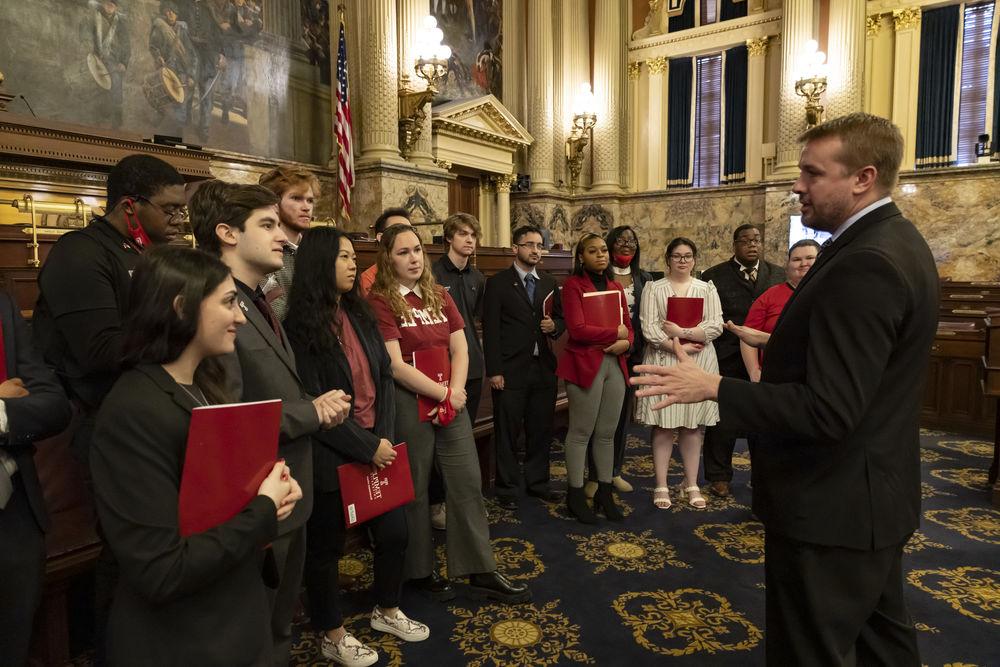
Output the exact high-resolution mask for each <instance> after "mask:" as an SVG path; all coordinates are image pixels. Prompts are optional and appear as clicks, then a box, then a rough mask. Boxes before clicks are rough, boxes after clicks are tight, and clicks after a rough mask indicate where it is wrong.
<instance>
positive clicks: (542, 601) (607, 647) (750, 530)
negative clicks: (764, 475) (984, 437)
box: [293, 431, 1000, 667]
mask: <svg viewBox="0 0 1000 667" xmlns="http://www.w3.org/2000/svg"><path fill="white" fill-rule="evenodd" d="M645 441H646V439H645V437H644V434H643V433H641V432H636V434H635V435H633V436H632V437H630V439H629V443H628V452H627V461H626V466H625V476H626V478H627V479H629V480H631V481H632V483H633V484H634V485H635V487H636V490H635V491H634V492H633V493H630V494H624V495H623V496H622V500H623V504H624V505H625V508H626V509H625V511H626V513H627V515H628V516H627V517H626V520H625V522H624V524H611V523H609V522H607V521H603V520H602V522H601V523H599V524H598V525H597V526H592V527H591V526H583V525H582V524H579V523H577V522H576V521H573V520H570V519H568V518H567V517H566V516H565V515H564V513H563V511H562V508H561V507H558V508H557V507H553V506H547V505H544V504H543V503H541V502H539V501H538V500H535V499H528V500H526V501H524V502H523V503H522V506H521V508H520V509H519V510H518V511H516V512H512V511H506V510H502V509H500V508H499V507H497V506H496V505H494V504H492V502H491V503H489V511H490V520H491V524H492V538H493V544H494V548H495V551H496V553H497V557H498V560H499V561H500V562H501V564H502V565H501V566H502V568H503V570H504V571H505V572H506V573H508V574H509V575H511V577H512V578H514V579H517V580H521V581H526V582H528V583H529V584H530V585H531V587H532V590H533V593H534V599H533V601H532V602H531V603H530V604H526V605H519V606H512V607H506V606H502V605H495V604H483V603H480V602H476V601H473V600H471V599H469V598H467V597H465V596H464V595H463V591H462V590H461V588H460V589H459V597H458V598H457V599H455V600H453V601H451V602H449V603H443V604H442V603H436V602H431V601H429V600H426V599H424V598H423V597H421V596H419V595H417V594H415V593H413V592H411V591H406V592H404V598H403V605H402V608H403V609H404V611H406V612H407V613H408V614H409V615H410V616H412V617H413V618H416V619H419V620H421V621H424V622H425V623H427V624H428V625H429V626H430V627H431V637H430V639H428V640H427V641H425V642H422V643H419V644H405V643H404V642H401V641H399V640H397V639H396V638H395V637H393V636H391V635H385V634H382V633H376V632H373V631H372V630H371V629H370V628H368V623H367V614H368V613H370V611H371V608H372V605H373V600H372V598H371V596H370V595H369V594H368V592H367V588H368V586H369V585H370V583H371V555H370V553H369V552H367V551H362V552H360V553H358V554H354V555H352V556H350V557H348V558H346V559H345V560H344V561H343V562H342V563H341V570H342V572H343V573H344V574H345V575H350V576H351V577H352V580H353V584H352V585H351V587H350V591H349V592H348V593H347V596H346V597H347V598H348V599H347V603H346V604H347V607H348V610H349V613H350V620H349V623H348V626H349V629H350V630H351V631H352V632H354V633H355V634H356V636H357V637H358V638H360V639H361V640H362V641H364V642H366V643H369V645H372V646H374V647H376V648H377V649H378V650H379V652H380V654H381V661H380V662H379V665H403V664H407V665H432V666H450V665H474V666H477V667H479V666H482V667H485V666H488V665H489V666H492V665H532V666H542V665H570V664H594V665H612V666H618V665H636V666H639V665H652V664H660V662H661V661H662V660H663V659H664V658H668V657H669V658H674V659H677V660H678V661H679V662H678V664H689V665H743V666H745V665H748V664H753V665H759V664H763V662H764V658H763V642H762V638H763V634H762V633H763V630H764V588H763V587H764V584H763V579H764V568H763V532H762V527H761V525H760V523H758V522H757V521H755V520H754V518H753V517H752V516H751V514H750V494H751V490H750V489H749V488H748V487H747V480H748V479H749V460H748V458H747V456H746V453H745V451H744V452H740V453H739V455H738V457H737V460H736V463H737V466H738V468H739V469H738V471H737V476H736V479H735V480H734V485H733V486H734V491H735V497H734V498H733V499H730V500H727V501H725V502H722V501H718V500H716V499H713V498H709V504H708V507H707V508H706V509H704V510H695V509H692V508H689V507H688V506H687V505H686V503H684V502H683V501H681V502H678V501H677V500H676V498H675V501H674V506H673V507H672V508H671V509H670V510H667V511H662V510H657V509H655V508H654V507H653V506H652V504H651V502H650V492H651V488H652V486H653V479H652V474H653V469H652V460H651V457H650V453H649V449H648V447H647V446H646V445H645ZM991 452H992V446H991V445H990V444H988V443H986V442H983V441H980V440H975V439H969V438H966V437H962V436H955V435H949V434H946V433H942V432H930V431H927V432H924V435H923V437H922V451H921V457H922V460H923V473H924V474H923V499H924V500H923V517H924V518H923V522H922V525H921V528H920V530H919V531H918V532H917V533H916V534H915V535H914V536H913V539H912V540H911V542H910V544H909V545H908V546H907V550H906V551H907V553H906V555H905V557H904V563H903V565H904V570H905V572H906V578H907V599H908V602H909V606H910V610H911V613H912V614H913V618H914V621H915V622H916V624H917V628H918V629H919V637H920V649H921V655H922V658H923V663H924V664H925V665H930V666H941V665H951V666H954V667H958V666H959V665H963V666H969V665H1000V550H998V548H997V547H998V545H1000V511H998V510H996V509H993V508H992V507H991V506H990V505H989V502H988V495H987V492H986V472H985V471H986V469H987V468H988V466H989V458H990V456H991ZM561 457H562V453H561V452H558V453H556V454H555V455H554V457H553V459H554V460H553V465H552V472H553V477H554V478H556V479H558V480H560V483H562V481H563V480H564V479H565V468H564V467H563V463H562V458H561ZM675 459H676V456H675ZM674 464H675V466H676V467H675V468H672V469H671V479H670V483H671V486H672V487H676V485H677V484H678V483H679V482H680V469H679V462H678V461H676V460H675V461H674ZM674 495H676V494H674ZM440 560H441V561H442V562H443V554H442V556H441V558H440ZM294 652H295V655H294V660H293V664H296V665H325V664H328V663H327V662H326V661H325V660H324V659H323V658H322V656H321V655H320V653H319V649H318V644H317V642H316V638H315V635H313V634H312V633H311V632H310V631H308V629H306V626H303V631H302V633H301V634H300V635H299V638H298V641H297V642H296V644H295V651H294Z"/></svg>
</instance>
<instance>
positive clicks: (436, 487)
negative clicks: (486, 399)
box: [427, 377, 483, 505]
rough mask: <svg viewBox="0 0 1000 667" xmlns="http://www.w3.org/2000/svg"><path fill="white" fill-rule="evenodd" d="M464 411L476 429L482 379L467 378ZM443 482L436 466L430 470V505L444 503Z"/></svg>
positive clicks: (481, 392)
mask: <svg viewBox="0 0 1000 667" xmlns="http://www.w3.org/2000/svg"><path fill="white" fill-rule="evenodd" d="M465 395H466V397H467V398H466V401H465V409H466V410H467V411H468V413H469V420H470V421H471V422H472V427H473V428H475V427H476V415H478V414H479V402H480V401H481V400H482V398H483V378H481V377H478V378H469V379H468V380H467V381H466V383H465ZM444 493H445V488H444V480H443V479H442V478H441V471H440V470H438V466H434V469H433V470H431V483H430V486H428V487H427V497H428V499H429V501H430V504H431V505H438V504H440V503H443V502H444Z"/></svg>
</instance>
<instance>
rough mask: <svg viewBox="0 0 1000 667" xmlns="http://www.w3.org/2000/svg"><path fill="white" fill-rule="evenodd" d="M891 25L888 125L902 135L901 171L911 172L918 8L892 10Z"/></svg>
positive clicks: (914, 150)
mask: <svg viewBox="0 0 1000 667" xmlns="http://www.w3.org/2000/svg"><path fill="white" fill-rule="evenodd" d="M892 22H893V27H894V28H895V30H896V46H895V59H894V62H893V76H892V122H893V123H895V124H896V126H897V127H899V129H900V131H901V132H902V133H903V165H902V169H913V168H914V165H915V164H916V161H917V160H916V155H917V87H918V83H919V76H920V70H919V67H918V65H919V63H920V8H919V7H908V8H906V9H896V10H894V11H893V12H892Z"/></svg>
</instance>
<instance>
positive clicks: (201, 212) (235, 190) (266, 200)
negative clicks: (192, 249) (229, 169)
mask: <svg viewBox="0 0 1000 667" xmlns="http://www.w3.org/2000/svg"><path fill="white" fill-rule="evenodd" d="M278 201H279V200H278V196H277V195H276V194H274V193H273V192H271V191H270V190H268V189H267V188H265V187H264V186H262V185H242V184H239V183H226V182H224V181H220V180H218V179H212V180H210V181H206V182H204V183H202V184H201V185H199V186H198V190H197V191H196V192H195V193H194V196H193V197H191V202H190V203H189V205H188V211H189V212H190V215H191V229H192V230H194V238H195V240H196V241H197V242H198V247H199V248H201V249H202V250H205V251H207V252H210V253H213V254H215V255H220V254H222V243H221V241H220V240H219V236H218V235H217V234H216V233H215V228H216V227H217V226H218V225H220V224H225V225H229V226H230V227H234V228H236V229H239V230H240V231H243V230H244V229H246V222H247V219H248V218H249V217H250V215H251V214H252V213H253V212H254V211H256V210H257V209H259V208H264V207H266V206H274V205H275V204H277V203H278Z"/></svg>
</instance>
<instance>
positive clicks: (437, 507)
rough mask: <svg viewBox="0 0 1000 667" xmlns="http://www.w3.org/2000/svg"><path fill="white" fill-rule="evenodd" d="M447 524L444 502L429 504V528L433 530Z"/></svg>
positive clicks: (442, 527) (443, 527)
mask: <svg viewBox="0 0 1000 667" xmlns="http://www.w3.org/2000/svg"><path fill="white" fill-rule="evenodd" d="M447 525H448V514H447V512H446V511H445V505H444V503H436V504H434V505H431V528H433V529H434V530H444V529H445V527H446V526H447Z"/></svg>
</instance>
